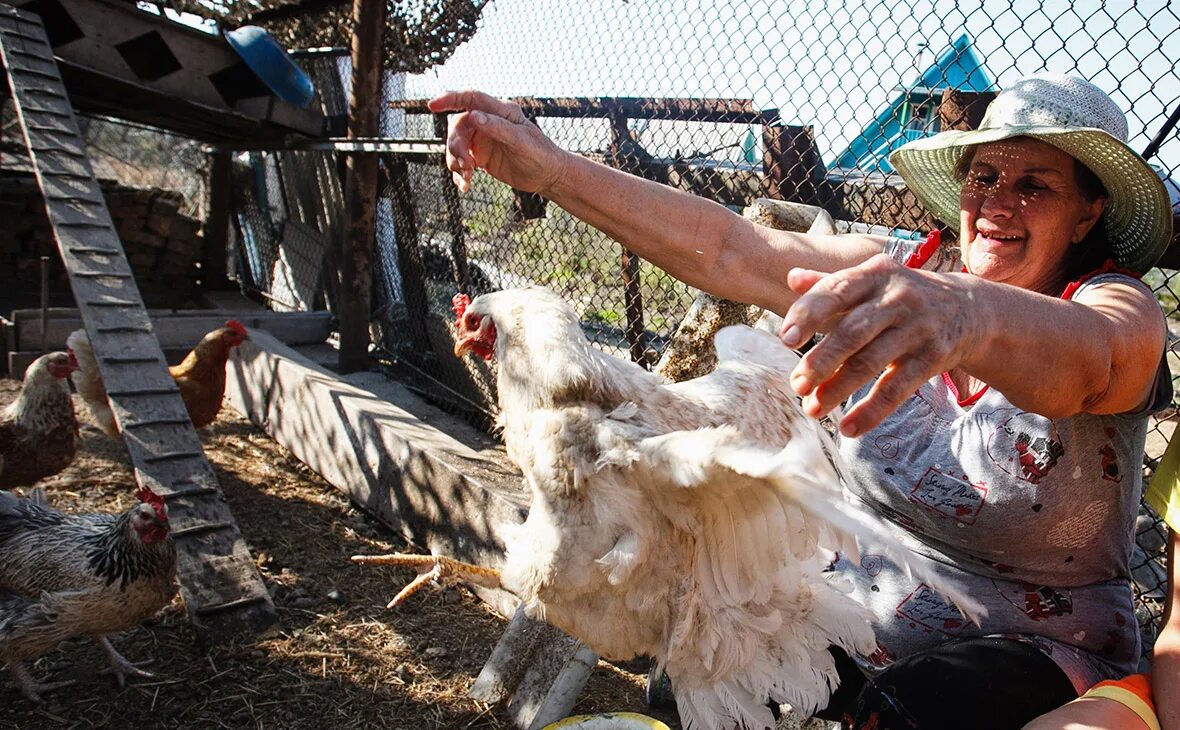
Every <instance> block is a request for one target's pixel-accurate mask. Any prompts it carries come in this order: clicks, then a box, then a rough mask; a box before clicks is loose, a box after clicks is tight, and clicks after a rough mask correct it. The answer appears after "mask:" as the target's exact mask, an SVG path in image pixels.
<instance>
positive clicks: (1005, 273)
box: [959, 137, 1106, 296]
mask: <svg viewBox="0 0 1180 730" xmlns="http://www.w3.org/2000/svg"><path fill="white" fill-rule="evenodd" d="M1105 202H1106V200H1105V198H1098V199H1097V200H1092V201H1091V200H1086V197H1085V196H1084V195H1083V194H1082V191H1081V189H1080V188H1079V187H1078V181H1077V175H1076V173H1075V167H1074V158H1073V157H1071V156H1070V155H1069V154H1068V153H1066V152H1063V151H1062V150H1059V149H1058V148H1056V147H1054V146H1053V145H1051V144H1048V143H1047V142H1042V141H1040V140H1038V139H1033V138H1031V137H1015V138H1013V139H1007V140H1002V141H1000V142H989V143H987V144H981V145H979V146H978V147H976V148H975V154H974V156H973V157H972V159H971V165H970V166H969V167H968V170H967V179H966V181H965V182H964V183H963V189H962V191H961V193H960V196H959V223H960V228H959V231H960V240H961V246H962V249H963V250H962V255H963V262H964V263H965V264H966V266H967V270H968V271H969V272H971V273H972V274H975V275H976V276H979V277H982V278H984V279H988V280H990V281H1001V282H1004V283H1007V284H1011V285H1013V286H1019V287H1022V288H1024V289H1032V290H1034V291H1039V292H1042V293H1044V294H1051V295H1054V296H1056V295H1057V294H1059V293H1060V291H1061V288H1062V287H1063V286H1064V285H1065V283H1066V282H1065V281H1064V277H1065V273H1064V272H1065V260H1066V255H1067V253H1068V251H1069V247H1070V246H1072V245H1074V244H1076V243H1079V242H1080V241H1081V240H1082V239H1083V238H1084V237H1085V235H1086V233H1088V232H1089V230H1090V228H1091V227H1092V226H1093V225H1094V224H1095V223H1097V222H1098V218H1099V217H1100V216H1101V215H1102V207H1103V205H1104V204H1105Z"/></svg>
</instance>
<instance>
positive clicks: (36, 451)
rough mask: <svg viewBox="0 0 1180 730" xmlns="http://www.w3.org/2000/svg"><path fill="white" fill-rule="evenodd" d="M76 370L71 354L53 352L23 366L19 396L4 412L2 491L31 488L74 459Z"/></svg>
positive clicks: (0, 417)
mask: <svg viewBox="0 0 1180 730" xmlns="http://www.w3.org/2000/svg"><path fill="white" fill-rule="evenodd" d="M77 369H78V361H77V360H76V359H75V358H74V355H73V353H70V352H51V353H49V354H47V355H42V356H41V357H39V358H37V359H36V360H34V361H33V362H32V364H30V365H29V367H28V368H27V369H26V370H25V377H24V382H23V383H22V384H21V390H20V394H19V395H18V396H17V398H16V400H14V401H13V402H12V403H9V404H8V406H7V407H5V408H4V409H3V410H0V489H10V488H12V487H21V486H29V485H31V484H34V483H35V482H37V481H38V480H39V479H43V478H45V477H47V476H52V475H54V474H56V473H58V472H59V471H61V470H62V469H65V468H66V467H67V466H69V465H70V462H72V461H73V460H74V455H75V454H76V453H77V449H78V420H77V418H75V417H74V406H73V403H72V402H71V401H70V386H69V384H68V383H67V382H66V378H68V377H69V375H70V373H71V372H73V371H74V370H77Z"/></svg>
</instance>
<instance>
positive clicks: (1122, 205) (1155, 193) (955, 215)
mask: <svg viewBox="0 0 1180 730" xmlns="http://www.w3.org/2000/svg"><path fill="white" fill-rule="evenodd" d="M1012 137H1033V138H1035V139H1039V140H1041V141H1044V142H1048V143H1049V144H1051V145H1053V146H1054V147H1057V148H1059V149H1062V150H1064V151H1065V152H1068V153H1069V154H1070V155H1072V156H1073V157H1075V158H1077V159H1078V160H1080V161H1081V162H1082V163H1083V164H1084V165H1086V167H1088V168H1090V169H1091V170H1092V171H1093V172H1094V174H1095V175H1097V176H1098V178H1099V179H1100V180H1102V184H1103V185H1105V186H1106V190H1107V192H1109V193H1110V199H1109V200H1108V201H1107V204H1106V209H1105V211H1103V214H1102V220H1103V221H1104V222H1105V225H1106V235H1107V238H1108V240H1109V241H1110V246H1111V258H1112V259H1114V262H1115V264H1117V265H1118V266H1120V267H1122V268H1124V269H1130V270H1132V271H1135V272H1137V273H1140V274H1142V273H1144V272H1146V271H1147V270H1148V269H1150V268H1151V267H1152V266H1154V265H1155V262H1156V261H1157V260H1158V259H1159V257H1160V256H1161V255H1162V254H1163V252H1164V249H1166V248H1167V247H1168V244H1169V243H1170V242H1171V240H1172V208H1171V204H1170V202H1169V200H1168V193H1167V191H1166V190H1165V189H1164V185H1163V182H1162V181H1161V180H1160V178H1159V176H1158V175H1156V173H1155V172H1154V171H1153V170H1152V169H1151V168H1150V167H1149V166H1148V165H1147V163H1146V162H1145V161H1144V160H1143V158H1142V157H1140V156H1139V155H1138V154H1136V153H1135V152H1134V151H1133V150H1132V149H1131V148H1130V147H1128V146H1127V143H1126V142H1127V119H1126V117H1125V116H1124V115H1123V112H1122V111H1121V110H1120V109H1119V108H1118V105H1116V104H1115V103H1114V101H1113V100H1112V99H1111V98H1110V97H1109V96H1107V95H1106V94H1105V93H1104V92H1103V91H1102V90H1101V89H1099V88H1098V87H1097V86H1095V85H1093V84H1091V83H1090V82H1088V81H1085V80H1083V79H1079V78H1076V77H1073V76H1065V75H1063V74H1053V73H1042V74H1036V75H1034V76H1028V77H1026V78H1023V79H1020V80H1019V81H1017V82H1016V83H1015V84H1013V85H1012V86H1011V87H1009V88H1008V89H1005V90H1004V91H1003V92H1001V93H1000V94H999V95H997V96H996V98H995V100H993V101H992V103H991V105H990V106H988V108H987V113H986V114H984V117H983V121H982V122H981V123H980V125H979V128H978V129H973V130H970V131H947V132H942V133H940V134H936V135H934V136H933V137H926V138H924V139H919V140H916V141H914V142H910V143H909V144H907V145H905V146H904V147H902V148H900V149H898V150H897V151H895V152H894V153H893V154H892V155H890V157H889V162H890V163H891V164H892V165H893V167H894V168H895V169H896V170H897V172H898V173H900V174H901V176H902V178H903V179H904V180H905V182H906V185H907V186H908V187H909V189H910V190H912V191H913V192H914V194H915V195H917V196H918V199H919V200H921V201H922V204H923V205H925V206H926V209H927V210H929V211H930V212H931V213H933V214H934V215H935V216H936V217H937V218H938V219H939V220H941V221H943V222H944V223H947V224H948V225H950V226H951V227H952V228H954V229H955V230H958V227H959V189H960V188H961V187H962V186H963V181H962V180H961V179H959V178H958V177H957V176H956V174H955V167H956V165H957V164H958V163H959V160H960V158H961V157H962V154H963V150H964V149H966V148H967V147H969V146H971V145H977V144H983V143H986V142H997V141H999V140H1002V139H1010V138H1012Z"/></svg>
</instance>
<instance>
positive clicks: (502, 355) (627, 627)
mask: <svg viewBox="0 0 1180 730" xmlns="http://www.w3.org/2000/svg"><path fill="white" fill-rule="evenodd" d="M455 305H456V306H455V309H456V314H457V316H458V321H457V323H456V326H457V330H458V332H457V342H456V345H455V352H456V354H457V355H462V354H464V353H466V352H468V351H471V352H474V353H476V354H478V355H481V356H483V357H485V358H491V357H493V356H494V357H495V359H496V361H497V362H498V366H499V367H498V373H497V381H496V384H497V389H498V401H499V405H500V413H499V415H498V424H499V426H500V427H501V428H502V429H503V439H504V443H505V445H506V447H507V450H508V454H509V456H510V458H512V460H513V461H514V462H516V464H517V465H518V466H519V467H520V468H521V470H522V471H523V473H524V477H525V479H526V481H527V483H528V485H529V487H530V489H531V491H532V505H531V508H530V510H529V514H528V518H527V520H526V521H525V522H524V523H523V524H521V525H519V526H518V527H517V528H515V530H514V531H513V532H512V534H510V535H509V536H507V537H506V542H507V554H506V558H505V563H504V567H503V570H502V571H500V572H497V571H493V570H490V569H487V568H477V567H476V566H466V565H464V564H461V563H457V562H455V561H452V560H449V559H447V558H442V557H437V556H409V555H392V556H355V557H354V558H353V559H354V560H355V561H356V562H359V563H367V564H395V565H412V566H415V567H417V568H418V569H419V571H420V572H421V573H422V574H421V575H420V576H419V578H418V579H416V580H415V581H414V582H413V583H411V584H410V585H409V586H407V587H406V588H405V589H403V591H402V592H401V593H400V594H399V595H398V596H397V597H396V598H395V599H394V601H393V602H391V606H392V605H395V604H396V603H399V602H400V601H403V600H405V599H406V598H408V597H409V596H410V595H412V594H413V593H414V592H416V591H417V590H418V589H419V587H420V586H422V585H424V584H425V583H426V582H429V581H430V580H432V579H438V578H450V579H463V580H467V581H469V582H473V583H476V584H479V585H486V586H492V587H502V588H504V589H506V590H509V591H511V592H512V593H513V594H515V595H516V596H518V597H519V598H520V599H521V600H522V602H523V603H524V606H525V610H526V612H527V613H528V614H529V615H531V616H533V617H538V618H543V619H545V620H547V621H549V622H550V623H552V624H553V625H555V626H557V627H559V628H561V629H562V630H564V631H566V632H567V633H569V634H571V635H572V636H574V637H576V638H578V639H580V640H581V641H583V642H585V643H586V644H587V645H588V646H589V647H590V648H592V649H593V650H594V651H596V652H598V653H599V654H600V655H602V656H605V657H607V658H611V659H629V658H632V657H634V656H637V655H648V656H651V657H654V658H656V659H657V661H658V662H660V663H661V664H662V665H663V666H664V669H665V671H666V672H667V674H668V676H669V677H670V678H671V680H672V686H673V691H674V693H675V696H676V701H677V707H678V710H679V713H680V717H681V719H682V721H683V723H684V726H685V727H686V728H688V730H693V729H694V728H698V729H700V728H710V729H712V728H732V727H735V726H736V727H745V728H764V727H772V726H773V718H772V716H771V712H770V710H769V708H768V706H767V705H768V703H770V702H775V703H780V704H782V703H785V704H790V705H791V706H792V707H793V708H795V709H796V710H798V711H800V712H803V713H810V712H812V711H814V710H816V709H817V708H822V707H824V706H825V705H826V702H827V700H828V698H829V696H830V694H831V691H832V689H833V688H834V687H835V685H836V683H837V681H838V680H837V674H836V669H835V667H834V665H833V660H832V656H831V654H830V653H829V652H828V647H829V646H838V647H841V648H842V649H844V650H845V651H846V652H848V653H849V654H866V655H867V654H871V653H873V651H874V650H875V648H876V643H875V640H874V636H873V631H872V628H871V627H870V625H869V614H868V613H867V611H866V610H865V609H864V608H863V607H862V606H861V605H860V604H858V603H857V602H856V601H854V600H853V599H852V598H851V597H850V596H849V595H847V593H846V592H845V591H844V588H843V586H842V584H841V581H839V580H838V579H836V578H835V577H834V574H833V573H827V572H825V568H826V567H827V565H828V563H829V560H830V557H831V554H830V553H825V552H824V551H823V550H821V548H824V547H826V548H829V549H831V550H840V551H844V552H845V554H846V555H847V554H852V555H853V556H855V543H854V541H853V540H852V539H851V538H852V536H853V535H855V534H860V535H863V536H866V537H867V538H868V539H871V540H873V541H874V543H875V545H874V547H875V548H881V549H884V550H887V551H890V552H891V553H892V554H894V555H895V556H896V557H897V558H899V559H900V560H902V561H906V562H908V563H909V564H910V565H911V566H912V568H913V569H914V570H915V572H916V573H918V574H919V575H920V576H924V575H925V571H922V570H921V562H920V559H919V558H918V557H917V556H913V555H906V552H905V550H904V548H902V547H901V546H900V545H898V544H897V543H896V541H895V540H894V539H893V538H892V537H890V536H889V534H888V533H887V532H886V531H885V530H884V529H882V527H881V526H880V525H879V523H878V522H877V521H876V518H873V517H870V516H868V515H867V514H866V513H863V512H861V511H859V510H858V509H856V508H855V507H853V506H852V505H851V504H850V503H848V502H846V501H845V500H844V498H843V496H842V489H841V483H840V479H839V477H838V475H837V473H836V471H835V470H834V469H833V467H832V465H831V462H830V461H829V459H830V458H834V454H833V452H834V448H832V446H831V439H830V438H829V436H828V434H827V432H826V431H825V430H824V429H823V427H822V426H821V425H820V424H819V423H817V422H816V421H814V420H813V419H810V418H808V417H807V416H805V415H804V414H803V413H802V411H801V410H800V408H799V405H798V400H797V397H796V396H795V395H794V393H793V392H792V391H791V390H790V387H789V386H788V384H787V382H786V374H787V373H789V372H790V370H791V368H792V367H793V366H794V363H795V362H796V361H797V355H795V353H793V352H792V351H790V350H789V349H787V348H786V347H785V346H784V345H782V343H781V342H780V341H779V340H778V339H777V338H776V337H775V336H774V335H771V334H769V333H766V332H762V331H758V330H754V329H751V328H748V327H744V326H735V327H728V328H726V329H724V330H722V331H721V332H720V333H719V334H718V335H717V338H716V348H717V352H718V359H719V362H718V365H717V368H716V370H714V371H713V372H712V373H710V374H709V375H706V376H704V377H700V378H696V379H693V380H689V381H685V382H682V383H675V384H669V383H666V382H664V381H663V380H662V379H660V378H659V377H658V376H656V375H654V374H652V373H649V372H647V371H645V370H643V369H642V368H641V367H639V366H638V365H635V364H634V363H631V362H628V361H625V360H621V359H618V358H614V357H611V356H609V355H607V354H605V353H603V352H601V351H599V350H598V349H596V348H595V347H594V346H593V345H591V343H590V342H589V341H588V340H587V339H586V337H585V336H584V334H583V332H582V329H581V327H580V324H579V321H578V318H577V316H576V314H575V313H574V311H573V309H572V308H571V307H570V306H569V305H568V304H566V303H565V302H564V301H563V300H562V299H560V298H559V297H558V296H557V295H556V294H554V293H553V292H551V291H549V290H547V289H543V288H538V287H533V288H528V289H520V290H510V291H502V292H495V293H491V294H485V295H483V296H480V297H477V298H476V299H475V300H474V301H472V302H470V303H467V302H466V298H465V297H462V295H460V297H456V302H455ZM939 588H941V589H943V590H944V592H945V593H946V594H947V595H948V596H950V597H951V598H952V599H953V600H955V602H956V603H957V604H958V605H959V606H960V608H962V609H963V610H965V611H966V612H967V613H968V614H971V613H973V612H975V611H977V610H979V609H978V605H977V604H975V603H974V602H973V601H971V600H970V599H968V598H966V597H965V596H961V595H958V594H957V593H956V592H955V591H954V590H953V588H952V587H947V586H939Z"/></svg>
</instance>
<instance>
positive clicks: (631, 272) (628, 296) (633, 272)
mask: <svg viewBox="0 0 1180 730" xmlns="http://www.w3.org/2000/svg"><path fill="white" fill-rule="evenodd" d="M630 141H631V133H630V130H628V129H627V116H626V114H625V113H624V112H622V111H618V112H614V113H612V114H611V117H610V156H611V163H612V164H613V165H614V166H615V167H618V168H619V169H621V170H622V171H623V172H626V173H630V174H632V175H633V174H635V173H636V170H635V169H634V166H636V165H637V164H638V162H639V160H638V159H637V158H634V157H632V156H629V155H628V154H627V150H628V149H629V145H628V143H629V142H630ZM619 263H620V269H621V273H622V277H623V310H624V313H625V315H626V317H627V330H626V335H627V346H628V348H629V349H630V351H631V361H632V362H637V363H640V364H641V365H645V366H649V367H650V365H651V363H650V362H648V360H647V348H646V347H645V343H644V341H643V339H644V338H643V330H644V326H643V292H641V291H640V289H639V257H638V256H636V255H635V254H634V253H632V252H631V251H630V250H629V249H627V248H626V247H623V250H622V254H621V258H620V262H619Z"/></svg>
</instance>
